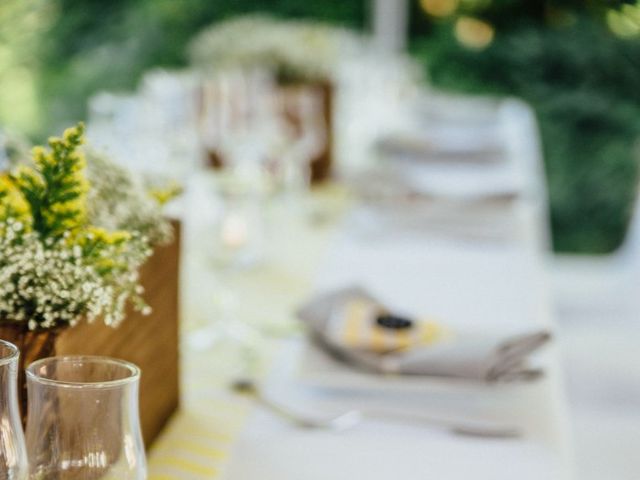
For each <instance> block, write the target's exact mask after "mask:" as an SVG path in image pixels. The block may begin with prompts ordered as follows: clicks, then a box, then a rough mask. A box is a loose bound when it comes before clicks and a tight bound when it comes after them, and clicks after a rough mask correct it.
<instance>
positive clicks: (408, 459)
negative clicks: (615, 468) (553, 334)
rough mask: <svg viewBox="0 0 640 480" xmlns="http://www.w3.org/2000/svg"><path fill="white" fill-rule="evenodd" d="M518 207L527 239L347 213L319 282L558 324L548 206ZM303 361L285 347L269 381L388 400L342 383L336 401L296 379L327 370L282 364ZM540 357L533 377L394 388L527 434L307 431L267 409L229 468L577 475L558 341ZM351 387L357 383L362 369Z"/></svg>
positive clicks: (432, 407)
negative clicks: (469, 385) (470, 386)
mask: <svg viewBox="0 0 640 480" xmlns="http://www.w3.org/2000/svg"><path fill="white" fill-rule="evenodd" d="M516 217H517V218H516V221H519V222H522V223H521V229H520V232H521V235H520V238H519V239H517V240H516V241H513V242H507V243H503V242H491V241H487V242H484V243H483V242H479V243H478V242H467V241H465V240H463V239H443V238H441V237H440V238H435V237H434V238H430V237H429V236H426V235H420V236H417V235H414V236H411V235H409V234H407V233H403V234H393V233H388V234H385V235H379V236H377V237H376V238H362V237H361V236H360V235H357V234H356V233H355V232H353V231H352V229H351V227H350V222H349V219H348V218H347V221H346V222H345V224H344V227H343V228H342V230H341V231H340V232H339V233H338V234H337V236H336V238H335V239H334V243H333V245H332V247H331V248H330V249H329V253H328V255H327V257H326V259H324V261H321V262H320V265H321V267H320V271H319V272H318V273H317V277H316V279H317V281H316V288H317V289H318V290H322V289H326V288H336V287H338V286H340V285H349V284H354V283H355V284H359V285H363V286H365V287H366V288H367V289H369V290H371V291H372V293H374V294H375V295H376V296H378V297H379V298H380V299H381V300H382V301H383V302H385V303H387V304H389V305H392V306H393V305H397V306H398V307H399V308H401V309H402V310H403V311H410V312H416V313H424V314H428V315H431V316H435V317H436V318H439V319H441V320H442V321H443V322H446V323H447V324H448V325H451V326H452V327H455V328H459V329H465V330H467V331H468V330H472V331H482V332H487V331H495V332H500V333H501V334H508V333H517V332H523V331H527V330H533V329H540V328H547V329H553V321H552V318H551V316H550V304H549V299H548V297H547V283H546V278H545V272H544V271H543V265H544V262H543V261H542V260H543V258H542V256H543V255H544V252H543V248H542V246H541V245H540V241H539V237H538V235H536V232H537V227H536V222H537V221H538V220H537V219H538V213H537V212H536V209H535V208H528V207H525V206H523V207H522V209H521V210H520V211H519V213H518V215H517V216H516ZM294 361H295V360H292V359H291V357H290V356H289V353H286V354H284V355H283V357H282V359H281V360H280V361H279V362H276V366H275V367H274V371H275V372H276V373H274V375H273V377H274V379H273V380H272V384H273V385H272V386H271V387H270V388H271V391H272V394H273V395H282V397H281V398H284V399H289V400H291V392H293V391H295V392H297V394H298V395H299V396H300V399H304V400H301V401H304V402H305V403H304V404H305V406H306V407H307V408H311V409H313V410H317V409H318V408H325V410H324V411H331V410H330V409H331V408H333V409H334V410H335V411H339V408H340V407H343V408H344V407H346V406H349V407H352V406H358V405H359V404H360V405H363V404H365V403H367V402H371V401H378V400H379V399H380V395H382V394H381V393H380V391H378V392H374V391H371V392H370V393H369V394H367V393H366V392H367V390H366V389H364V390H361V391H359V393H358V394H356V393H353V394H349V392H348V390H347V393H345V392H344V388H343V389H342V395H341V398H340V400H341V405H340V406H338V403H336V399H335V395H330V394H327V393H326V391H325V390H323V389H321V388H320V389H318V388H316V389H309V388H299V387H297V385H299V384H301V383H304V382H307V383H309V382H310V383H313V381H314V380H318V379H321V378H322V375H321V373H322V372H318V371H315V372H314V371H310V369H309V368H306V370H305V371H303V372H297V373H296V372H294V373H293V374H291V373H278V372H281V371H285V372H288V370H289V369H287V368H285V367H286V366H287V365H290V364H292V363H293V362H294ZM539 361H541V362H543V363H544V364H545V365H546V366H547V376H546V378H545V379H544V380H542V381H540V382H537V383H535V384H533V385H526V386H523V387H513V388H506V389H495V390H494V389H487V388H485V389H481V390H479V391H476V392H469V391H465V390H464V389H456V388H452V389H448V388H446V386H445V387H444V388H443V387H442V386H440V387H439V388H436V389H431V390H429V388H427V389H426V390H425V391H422V392H420V391H417V392H416V391H413V392H411V391H402V390H399V391H397V393H393V392H394V391H390V392H387V393H386V395H391V396H393V395H395V397H394V398H391V402H392V403H394V405H395V406H396V407H400V408H407V409H409V408H411V409H414V408H415V409H418V410H420V409H422V410H423V411H424V412H426V413H429V414H436V415H438V414H441V415H442V414H444V415H448V416H452V415H453V416H456V417H459V418H469V419H491V420H500V421H503V422H516V423H517V424H519V425H520V426H522V428H523V429H524V431H525V433H526V434H525V436H524V438H522V439H511V440H504V439H503V440H487V439H478V438H469V437H462V436H455V435H452V434H450V433H448V432H443V431H439V430H437V429H433V428H428V427H426V426H424V425H402V424H398V423H393V422H382V421H371V420H367V421H365V422H364V423H363V424H362V425H359V426H358V427H356V428H354V429H352V430H349V431H346V432H341V433H336V432H324V431H303V430H300V429H296V428H295V427H292V426H290V425H287V424H285V423H283V422H282V421H281V420H280V419H277V418H274V417H273V416H272V415H270V414H269V413H266V412H264V411H262V410H260V409H257V410H256V412H255V413H254V414H253V416H252V417H251V419H250V420H249V422H248V424H247V426H246V428H245V429H244V431H243V433H242V434H241V435H240V437H239V439H238V441H237V442H236V445H235V448H234V449H233V453H232V457H231V460H230V464H229V468H228V469H227V475H226V478H227V479H228V480H253V479H257V478H260V479H261V480H270V479H274V480H276V479H277V480H289V479H291V480H315V479H323V480H324V479H329V478H330V479H332V480H341V479H345V480H346V479H349V480H354V479H360V478H363V479H364V478H366V479H367V480H377V479H388V478H402V479H406V480H411V479H425V478H433V479H447V480H455V479H473V480H485V479H486V480H501V479H504V480H507V479H509V480H510V479H514V478H518V479H520V480H522V479H545V480H547V479H549V480H554V479H566V478H570V476H571V451H570V442H569V438H568V426H567V415H566V412H565V399H564V392H563V385H562V381H561V378H560V373H559V371H558V370H559V365H558V361H557V358H556V351H555V347H554V346H551V347H550V348H547V349H546V351H545V352H544V353H543V354H542V355H541V358H540V359H539ZM311 370H313V369H311ZM325 373H326V372H325ZM290 375H293V376H290ZM296 375H298V376H297V377H296ZM320 383H322V382H320ZM325 386H326V385H325ZM333 386H334V387H335V385H333ZM352 386H353V387H357V386H358V379H357V378H356V377H353V384H352ZM342 387H345V385H342ZM287 388H289V389H290V390H291V391H290V392H289V393H287V392H286V389H287ZM383 390H384V389H383ZM387 390H389V389H387ZM363 392H364V393H363Z"/></svg>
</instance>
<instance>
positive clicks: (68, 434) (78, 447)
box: [26, 356, 146, 480]
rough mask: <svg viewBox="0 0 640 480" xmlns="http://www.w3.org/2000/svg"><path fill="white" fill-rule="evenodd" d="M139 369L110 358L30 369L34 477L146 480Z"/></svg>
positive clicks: (55, 360)
mask: <svg viewBox="0 0 640 480" xmlns="http://www.w3.org/2000/svg"><path fill="white" fill-rule="evenodd" d="M139 381H140V369H139V368H138V367H136V366H135V365H133V364H131V363H129V362H125V361H122V360H116V359H112V358H108V357H94V356H77V357H51V358H45V359H42V360H38V361H36V362H33V363H32V364H31V365H30V366H29V367H28V368H27V389H28V396H29V403H28V406H29V409H28V419H27V433H26V437H27V453H28V456H29V475H30V476H29V478H30V479H31V480H35V479H38V480H39V479H47V480H53V479H55V480H71V479H73V480H80V479H82V480H93V479H105V480H106V479H118V480H143V479H145V478H146V460H145V453H144V445H143V443H142V434H141V431H140V418H139V413H138V385H139Z"/></svg>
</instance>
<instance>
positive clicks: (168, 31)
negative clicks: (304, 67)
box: [3, 0, 366, 135]
mask: <svg viewBox="0 0 640 480" xmlns="http://www.w3.org/2000/svg"><path fill="white" fill-rule="evenodd" d="M3 1H5V0H3ZM10 1H16V0H10ZM51 1H53V2H54V3H55V4H56V5H57V12H56V17H55V21H53V22H51V26H50V28H48V29H47V31H46V33H45V35H43V37H42V55H41V62H42V63H41V69H42V70H41V71H42V75H41V76H40V90H39V92H40V95H41V100H42V105H43V106H44V111H43V112H42V113H43V119H44V121H43V123H42V125H41V126H40V127H41V128H40V129H36V130H35V131H32V132H31V133H32V134H36V135H38V134H44V133H46V132H47V131H49V130H50V125H51V124H59V123H60V124H62V123H64V124H68V123H72V122H73V121H77V120H78V119H79V118H82V117H83V116H84V109H85V104H86V99H87V98H88V96H90V95H91V94H93V93H95V92H96V91H98V90H102V89H108V90H124V89H132V88H133V87H134V86H135V84H136V82H137V81H138V79H139V78H140V76H141V75H142V73H144V72H145V71H146V70H148V69H150V68H152V67H157V66H163V67H179V66H182V65H185V64H186V56H185V54H186V52H185V46H186V44H187V43H188V41H189V40H190V39H191V37H192V36H193V35H194V34H195V33H196V32H198V31H199V30H200V29H202V28H203V27H205V26H207V25H209V24H211V23H213V22H214V21H217V20H221V19H224V18H227V17H229V16H232V15H238V14H246V13H250V12H255V11H262V12H269V13H274V14H277V15H280V16H284V17H297V18H304V17H310V18H316V19H321V20H326V21H332V22H339V23H343V24H346V25H349V26H352V27H361V26H362V24H363V22H364V17H365V6H366V2H362V1H359V0H357V1H344V0H322V1H305V2H301V1H299V0H234V1H228V0H109V1H104V0H83V1H78V0H51Z"/></svg>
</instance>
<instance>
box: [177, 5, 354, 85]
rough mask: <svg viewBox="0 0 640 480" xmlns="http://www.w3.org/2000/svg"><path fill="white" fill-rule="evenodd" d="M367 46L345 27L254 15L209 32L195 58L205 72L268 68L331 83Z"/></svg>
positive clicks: (194, 46) (196, 44)
mask: <svg viewBox="0 0 640 480" xmlns="http://www.w3.org/2000/svg"><path fill="white" fill-rule="evenodd" d="M364 45H365V41H364V39H363V37H361V36H359V35H357V34H356V33H354V32H351V31H349V30H346V29H343V28H338V27H333V26H329V25H325V24H322V23H313V22H303V21H285V20H278V19H275V18H272V17H269V16H264V15H251V16H245V17H240V18H234V19H231V20H227V21H225V22H221V23H217V24H215V25H213V26H211V27H209V28H207V29H205V30H204V31H203V32H201V33H199V34H198V35H197V36H196V37H195V39H194V40H193V41H192V42H191V44H190V46H189V54H190V57H191V60H192V62H193V63H194V64H195V65H196V66H199V67H203V68H229V67H230V68H246V67H256V66H263V67H267V68H272V69H274V70H276V71H277V72H278V73H279V74H281V75H283V76H285V77H292V78H296V79H299V80H323V79H325V80H326V79H331V78H332V76H333V74H334V73H335V70H336V68H337V65H338V62H339V60H340V59H341V58H343V57H344V56H345V55H350V54H356V53H357V52H358V51H360V50H361V49H362V48H363V46H364Z"/></svg>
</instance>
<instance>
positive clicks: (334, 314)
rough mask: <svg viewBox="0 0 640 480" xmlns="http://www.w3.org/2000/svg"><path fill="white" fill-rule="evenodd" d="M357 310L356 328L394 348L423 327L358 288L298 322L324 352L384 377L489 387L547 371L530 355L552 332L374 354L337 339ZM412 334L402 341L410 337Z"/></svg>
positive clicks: (315, 304)
mask: <svg viewBox="0 0 640 480" xmlns="http://www.w3.org/2000/svg"><path fill="white" fill-rule="evenodd" d="M354 304H358V305H359V306H358V312H359V313H358V315H360V318H359V320H358V321H359V323H358V324H357V325H356V327H357V328H360V329H362V324H363V323H362V322H365V323H367V324H368V323H370V324H371V325H370V327H369V326H367V327H366V328H370V329H372V331H373V330H376V329H382V330H386V331H385V332H383V333H380V332H378V331H376V332H375V335H377V336H378V338H380V336H381V335H387V332H391V334H390V335H391V337H389V338H390V339H391V340H390V344H391V345H392V346H393V341H394V340H395V337H394V336H393V335H395V332H398V331H400V330H402V329H406V331H407V332H410V331H411V329H415V328H418V324H419V321H414V320H411V319H407V318H404V317H398V316H394V315H392V314H390V313H389V310H387V309H386V308H385V307H384V306H383V305H382V304H380V303H379V302H377V301H376V300H375V299H374V298H373V297H372V296H371V295H369V294H368V293H367V292H366V291H364V290H363V289H361V288H358V287H350V288H344V289H340V290H338V291H334V292H330V293H327V294H323V295H320V296H318V297H316V298H314V299H312V300H311V301H309V302H308V303H307V304H305V305H304V306H303V307H302V308H301V309H300V310H299V311H298V317H299V318H300V319H301V320H302V321H303V322H304V323H305V324H306V325H307V327H308V328H309V331H310V333H311V336H312V338H313V339H314V340H315V342H316V343H317V344H318V345H319V346H320V347H321V348H323V349H324V350H326V351H327V352H329V353H330V354H331V355H333V356H334V357H336V358H338V359H340V360H342V361H344V362H345V363H347V364H350V365H352V366H354V367H358V368H362V369H365V370H368V371H371V372H375V373H380V374H403V375H425V376H439V377H453V378H459V379H467V380H475V381H483V382H511V381H528V380H534V379H536V378H538V377H540V376H541V375H542V374H543V370H542V369H540V368H535V367H532V366H530V365H529V364H528V362H527V360H528V357H529V355H530V354H532V353H533V352H534V351H536V350H538V349H539V348H540V347H541V346H542V345H544V344H545V343H547V342H548V341H549V340H550V338H551V334H550V333H549V332H546V331H538V332H532V333H528V334H523V335H518V336H513V337H509V338H504V339H496V338H495V337H493V338H492V337H486V336H478V335H470V334H467V335H463V334H458V333H454V334H452V335H443V336H442V338H440V339H438V338H436V339H435V340H433V341H432V342H430V343H425V344H413V345H409V346H408V347H407V346H405V347H404V348H397V349H393V347H391V348H389V349H383V350H382V351H374V350H373V349H371V348H364V347H363V346H362V345H357V344H355V345H354V344H350V343H348V342H344V341H342V339H341V338H340V337H336V334H335V330H336V328H335V326H336V322H338V323H340V322H343V323H344V321H343V320H342V319H343V318H344V317H345V315H346V314H345V311H347V310H349V309H350V310H353V308H352V306H353V305H354ZM350 315H352V316H353V315H354V314H353V313H350ZM352 323H353V322H352ZM409 324H411V325H409ZM351 328H353V326H352V327H351ZM408 334H409V333H402V334H401V335H404V336H405V337H406V336H407V335H408ZM388 344H389V342H388Z"/></svg>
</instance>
